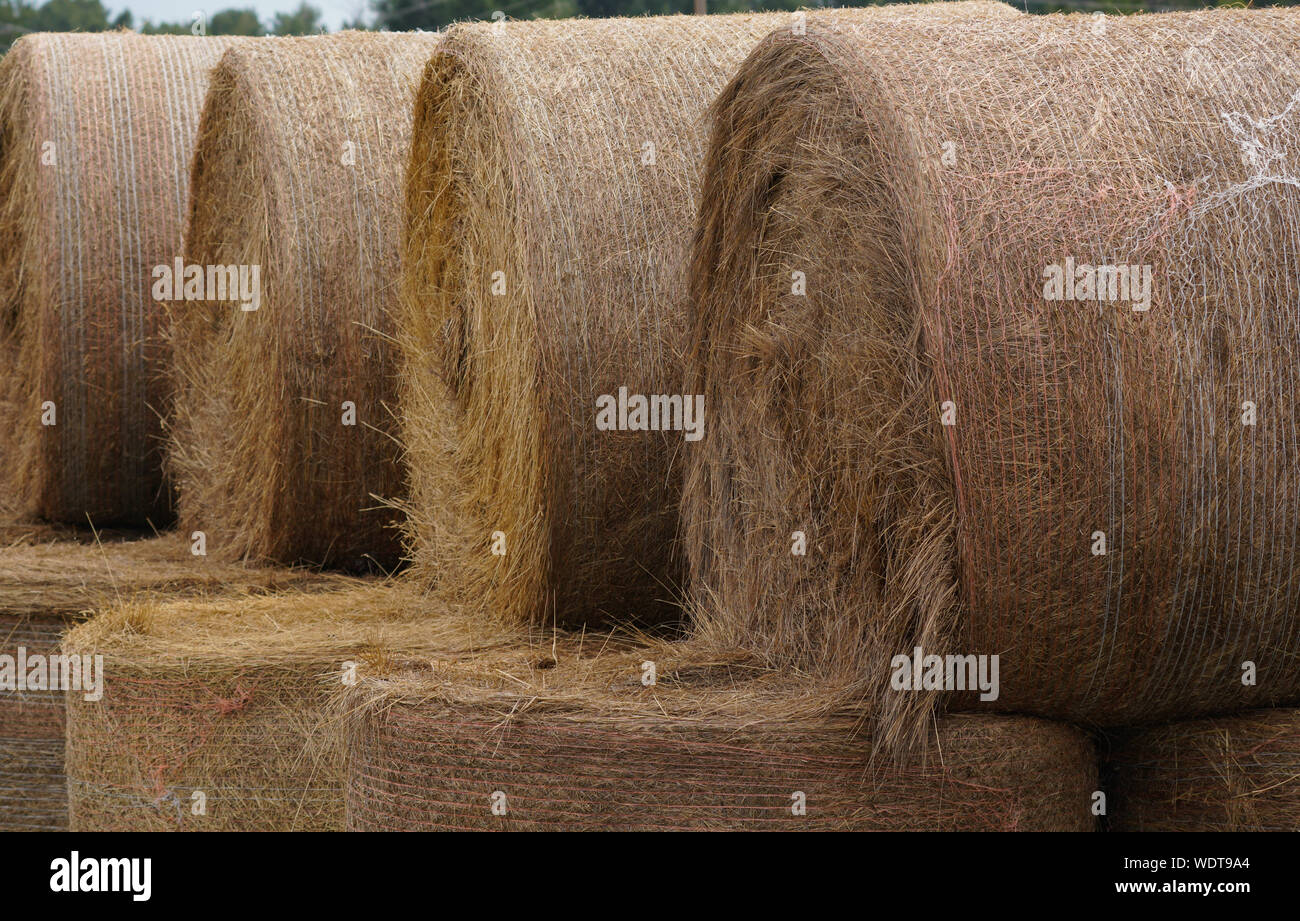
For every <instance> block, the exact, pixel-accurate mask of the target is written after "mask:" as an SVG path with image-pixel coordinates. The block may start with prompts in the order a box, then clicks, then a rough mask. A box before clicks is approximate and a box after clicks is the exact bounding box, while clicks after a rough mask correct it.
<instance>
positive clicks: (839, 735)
mask: <svg viewBox="0 0 1300 921" xmlns="http://www.w3.org/2000/svg"><path fill="white" fill-rule="evenodd" d="M647 662H653V663H654V665H655V667H656V670H657V673H656V683H655V684H654V686H646V684H644V683H643V679H644V676H645V675H646V674H647V671H646V666H645V663H647ZM345 700H347V702H348V704H349V706H348V708H347V711H348V715H349V720H348V723H347V726H348V733H349V746H348V751H349V765H348V799H347V801H348V828H349V829H350V830H362V831H371V830H438V829H442V830H447V829H499V830H516V831H517V830H541V829H552V830H579V829H636V830H670V829H671V830H677V829H752V830H776V829H782V830H831V829H835V830H856V831H868V830H895V831H903V830H915V831H920V830H935V831H937V830H949V831H952V830H980V829H987V830H1004V831H1005V830H1013V829H1018V830H1030V829H1041V830H1047V829H1050V830H1058V831H1059V830H1079V831H1083V830H1092V828H1093V826H1094V821H1093V819H1092V816H1091V813H1090V810H1089V804H1090V797H1091V794H1092V791H1093V790H1095V789H1096V781H1097V776H1096V775H1097V763H1096V755H1095V752H1094V749H1093V745H1092V742H1091V741H1090V740H1089V739H1088V738H1087V736H1086V735H1084V734H1083V733H1081V732H1079V731H1078V730H1075V729H1073V728H1071V727H1068V726H1064V725H1062V724H1056V723H1050V722H1047V721H1044V720H1038V719H1034V718H1032V717H1011V716H996V715H989V714H980V715H970V716H959V717H951V718H945V719H943V720H941V721H940V722H939V725H938V729H937V733H936V735H937V740H936V743H935V747H934V748H932V749H931V750H930V753H929V754H930V755H931V757H930V758H929V759H928V761H927V764H926V765H925V766H924V767H912V768H907V769H895V768H888V769H882V768H873V767H871V764H872V761H871V758H870V755H871V749H872V746H871V743H870V741H869V740H868V739H865V738H863V736H862V734H861V732H862V723H861V720H860V714H858V713H853V712H849V711H841V712H837V713H834V714H829V715H823V716H819V717H815V718H814V717H810V716H809V715H808V714H809V713H811V712H814V711H815V709H816V704H817V700H818V698H817V695H816V694H815V693H813V689H812V687H811V685H810V684H809V683H808V682H806V681H798V682H795V681H792V680H791V679H790V678H787V677H782V676H781V675H779V674H776V673H771V672H767V671H764V670H754V669H752V668H745V667H743V666H739V665H736V664H734V663H732V662H730V661H728V659H727V657H725V656H703V655H699V654H696V653H695V652H694V651H692V650H690V649H689V647H687V648H686V649H685V650H683V649H681V648H679V647H676V646H674V645H671V644H657V645H654V646H650V647H641V648H634V649H627V648H626V647H615V648H610V647H607V646H605V645H604V644H603V643H602V642H600V641H599V639H598V638H597V637H593V636H590V635H589V636H587V637H585V638H584V639H582V640H579V639H575V638H568V639H563V640H559V641H557V642H556V643H554V644H553V645H547V646H543V647H542V648H536V647H534V648H528V647H516V648H507V649H503V650H499V651H497V652H496V653H495V654H489V655H485V656H481V657H478V658H474V659H466V660H462V661H461V662H459V663H456V662H452V663H436V664H435V665H434V667H433V670H432V671H430V670H429V668H428V667H427V666H426V667H425V668H424V669H423V670H422V671H419V672H412V671H406V672H402V673H398V674H395V675H389V676H386V677H379V678H368V679H365V680H363V681H362V682H361V683H360V684H359V685H358V686H357V687H356V688H354V689H352V690H351V691H349V692H347V695H346V697H345ZM805 805H806V810H801V809H800V808H799V807H801V806H805Z"/></svg>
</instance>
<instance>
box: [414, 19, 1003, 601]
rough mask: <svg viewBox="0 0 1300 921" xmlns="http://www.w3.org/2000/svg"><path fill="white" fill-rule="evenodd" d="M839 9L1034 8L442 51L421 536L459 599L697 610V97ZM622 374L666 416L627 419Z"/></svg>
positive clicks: (424, 290) (419, 444)
mask: <svg viewBox="0 0 1300 921" xmlns="http://www.w3.org/2000/svg"><path fill="white" fill-rule="evenodd" d="M821 15H825V16H830V17H835V18H844V19H862V20H863V21H868V22H877V21H879V22H887V21H898V22H909V23H910V22H914V21H915V22H921V21H933V22H935V23H936V24H946V23H950V22H955V21H957V20H960V19H963V18H968V17H974V16H984V15H999V16H1000V15H1005V16H1007V17H1014V16H1015V15H1016V14H1015V13H1014V11H1012V10H1011V9H1010V8H1009V7H1006V6H1003V5H1001V4H989V3H978V4H934V5H929V6H916V7H888V8H880V9H870V10H835V11H833V12H827V13H825V14H818V13H810V14H807V16H806V17H805V16H804V14H785V13H780V14H761V15H736V16H708V17H703V16H672V17H653V18H641V19H599V20H578V21H567V20H566V21H562V22H529V23H510V24H500V25H482V24H480V25H461V26H456V27H453V28H452V29H451V30H449V32H448V33H447V37H446V40H445V42H444V43H443V45H442V46H441V47H440V49H439V51H438V53H437V54H435V55H434V56H433V57H432V58H431V59H430V61H429V64H428V66H427V67H426V69H425V72H424V79H423V82H422V84H421V86H420V89H419V92H418V95H417V99H416V109H415V127H414V137H413V141H412V146H411V159H410V165H409V167H408V170H407V179H406V230H405V244H404V258H403V292H402V298H401V300H402V305H401V313H400V319H399V321H398V324H397V325H398V340H399V345H400V348H401V349H402V351H403V353H404V354H403V358H404V376H403V385H402V419H403V443H404V445H405V447H406V451H407V454H406V459H407V464H408V467H409V469H410V485H411V495H410V506H411V507H410V517H409V521H408V524H407V528H408V536H409V543H410V545H411V546H412V547H413V555H414V567H415V569H416V572H417V577H418V578H421V579H422V580H424V581H425V582H427V583H434V582H436V583H437V584H438V585H439V586H440V589H439V590H440V591H442V592H443V593H444V594H445V596H446V597H447V599H448V600H449V602H450V603H455V604H472V605H475V606H477V607H478V608H479V609H480V610H482V611H483V612H484V613H485V615H486V616H491V617H494V618H497V619H499V620H501V621H503V622H506V623H524V622H529V623H551V622H557V623H560V624H564V625H577V624H582V623H597V622H600V621H602V620H610V619H613V620H618V621H636V622H642V623H653V622H662V621H666V620H671V619H674V618H677V617H678V616H679V615H680V610H679V608H678V606H677V602H678V601H679V598H678V597H677V596H678V594H679V589H680V586H681V582H682V579H683V576H684V566H683V561H682V557H681V554H680V552H679V551H678V549H677V548H676V531H677V526H678V511H677V507H678V500H679V493H680V482H679V481H680V478H681V476H680V463H681V461H682V459H683V458H684V457H685V456H687V455H689V454H691V453H692V452H694V451H695V450H696V449H697V448H698V445H697V444H696V443H695V442H694V441H693V440H688V437H689V438H694V437H695V436H694V435H692V434H691V432H690V431H689V430H688V427H690V426H692V425H693V423H694V422H700V421H704V420H706V419H707V418H708V417H707V416H704V415H700V414H698V413H696V412H694V411H692V412H691V417H690V418H687V408H688V407H687V405H686V404H685V402H684V400H683V397H684V396H685V395H683V394H682V393H681V388H682V380H683V366H682V352H683V350H684V346H685V334H686V332H687V326H686V305H685V276H684V267H685V257H686V254H687V246H688V243H689V235H690V227H691V222H692V220H693V217H694V213H695V203H696V193H697V190H698V179H699V166H700V162H701V158H702V154H703V151H704V140H705V137H704V130H705V127H706V126H705V124H704V122H703V120H702V116H703V115H704V113H705V110H706V107H707V105H708V103H709V102H710V101H711V100H712V99H713V98H714V97H715V96H716V94H717V92H718V91H719V90H720V89H721V87H722V86H723V83H724V81H725V80H726V79H727V77H728V76H730V74H731V73H732V72H733V71H734V69H735V67H736V65H738V64H739V63H740V61H741V60H742V59H743V57H744V55H745V54H746V53H747V52H748V51H749V50H750V49H751V48H752V47H754V45H755V44H757V42H758V41H759V39H760V38H761V37H762V36H763V35H765V34H767V33H768V32H769V31H771V30H772V29H773V28H780V27H785V28H786V29H787V30H792V29H796V28H797V29H802V28H803V27H804V26H805V25H806V22H807V21H809V20H810V19H811V20H816V19H817V17H818V16H821ZM942 28H944V26H943V25H936V29H942ZM621 394H622V395H625V396H626V397H627V400H628V401H631V402H632V403H635V401H636V400H641V399H644V400H645V401H646V404H645V407H644V408H646V409H647V410H649V409H651V408H653V414H654V418H653V419H650V418H648V413H647V417H646V418H641V417H639V416H638V415H637V412H638V411H637V410H636V409H633V411H632V413H631V414H630V417H629V418H624V419H623V420H621V423H626V425H627V426H631V428H618V427H614V428H610V427H609V426H608V423H616V424H621V423H620V422H619V420H615V419H614V418H613V416H614V413H612V411H611V410H612V409H613V407H612V406H611V405H610V402H609V401H615V402H616V401H617V400H618V399H619V398H620V395H621ZM652 397H664V398H665V399H663V400H657V401H654V402H651V398H652ZM673 400H675V401H676V403H675V404H673V402H672V401H673ZM696 408H698V407H696ZM602 412H603V413H605V417H604V418H603V419H602V418H601V416H600V414H601V413H602ZM624 416H628V414H627V413H624ZM642 423H644V430H642V428H636V427H637V426H641V425H642ZM652 426H653V428H652ZM674 426H675V427H676V428H675V429H674V428H673V427H674Z"/></svg>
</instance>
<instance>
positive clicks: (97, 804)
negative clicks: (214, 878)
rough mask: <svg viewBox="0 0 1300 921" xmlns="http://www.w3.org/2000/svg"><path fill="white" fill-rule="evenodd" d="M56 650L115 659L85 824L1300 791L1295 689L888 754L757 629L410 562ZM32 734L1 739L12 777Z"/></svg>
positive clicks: (365, 821) (1164, 824)
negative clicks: (522, 597)
mask: <svg viewBox="0 0 1300 921" xmlns="http://www.w3.org/2000/svg"><path fill="white" fill-rule="evenodd" d="M63 649H64V652H65V653H67V654H69V655H89V656H94V655H100V656H103V666H102V667H103V673H104V675H105V679H104V682H103V688H102V691H103V693H102V696H99V697H98V699H93V700H92V699H87V695H84V694H81V693H78V692H76V691H68V692H67V693H66V702H67V734H66V740H67V762H66V773H67V786H66V803H67V804H68V816H69V820H70V824H71V827H72V828H73V829H74V830H165V829H176V830H247V831H252V830H344V829H349V830H437V829H503V830H504V829H515V830H520V829H542V828H547V829H596V828H601V829H664V830H666V829H790V830H800V829H803V830H813V829H841V830H1079V831H1084V830H1094V829H1097V828H1100V827H1110V828H1112V829H1125V830H1145V829H1174V828H1181V829H1202V830H1213V829H1236V830H1247V829H1274V828H1294V827H1295V826H1296V819H1295V817H1296V816H1297V815H1300V786H1297V785H1296V784H1295V783H1294V782H1291V779H1292V778H1294V776H1295V775H1296V773H1297V772H1300V715H1298V712H1297V711H1293V710H1273V711H1256V712H1253V713H1250V714H1246V715H1243V716H1240V717H1234V718H1230V719H1219V720H1203V721H1197V722H1193V723H1184V724H1174V725H1170V726H1165V727H1160V728H1157V729H1154V730H1148V731H1143V732H1134V733H1131V734H1129V735H1128V736H1127V737H1122V738H1115V739H1111V740H1108V742H1107V745H1106V746H1105V748H1104V749H1103V751H1102V752H1101V753H1100V758H1099V753H1098V750H1097V745H1096V743H1095V741H1094V740H1093V738H1091V737H1090V736H1089V735H1088V734H1086V733H1084V732H1083V731H1081V730H1079V729H1076V728H1074V727H1071V726H1068V725H1065V724H1062V723H1056V722H1050V721H1046V720H1041V719H1037V718H1031V717H1021V716H1002V715H985V714H980V715H952V716H948V717H944V718H941V719H940V720H939V721H938V722H937V724H936V726H935V731H934V733H933V734H932V735H933V739H932V742H931V743H930V746H929V748H928V749H927V750H926V751H925V752H924V753H923V756H921V757H918V758H917V759H916V760H915V761H914V762H913V763H909V764H907V765H899V764H897V763H894V762H886V761H885V760H884V759H878V758H876V757H874V756H873V744H872V739H871V737H870V732H869V731H868V729H867V728H866V726H867V724H866V723H865V721H864V720H863V718H862V715H861V714H860V713H857V712H854V711H852V710H844V709H833V710H828V709H827V708H826V707H825V706H824V705H823V701H825V700H828V699H831V695H826V694H823V693H819V691H818V690H817V689H816V688H815V687H812V686H810V685H809V683H808V682H807V681H806V680H797V679H796V678H795V677H794V676H788V675H785V674H783V673H780V672H776V671H772V670H770V669H764V668H758V667H755V666H753V665H752V664H749V663H748V662H747V661H746V660H745V659H744V658H743V657H742V656H740V655H738V654H728V653H722V652H720V651H718V650H706V649H703V648H701V647H698V646H696V645H694V644H693V643H690V642H687V643H670V642H667V641H661V640H655V639H649V638H646V637H644V636H632V635H623V634H615V633H607V634H591V633H588V634H585V635H578V634H574V635H570V634H562V633H561V634H554V633H547V634H544V635H543V634H537V635H529V634H528V633H525V632H516V633H508V632H503V631H502V630H501V629H500V628H499V626H497V625H490V624H484V623H483V622H482V621H481V619H478V618H471V617H469V616H467V615H466V614H464V613H460V612H457V611H450V610H440V611H438V612H436V613H435V612H432V611H431V610H430V602H429V601H427V600H426V599H424V598H422V597H420V596H419V595H418V594H415V593H414V592H413V591H412V590H411V589H409V588H407V587H403V586H401V585H393V584H372V585H361V586H358V587H355V588H348V589H345V590H342V591H335V592H330V593H324V594H308V593H304V592H296V591H295V592H292V593H289V594H284V593H281V594H277V595H275V596H264V597H258V596H253V595H248V594H243V595H239V596H232V597H224V598H212V599H202V600H183V601H157V600H155V601H136V602H130V603H122V604H117V605H111V606H109V607H108V608H106V609H105V611H104V612H103V613H101V614H99V615H97V616H96V617H95V618H93V619H92V620H89V621H87V622H85V623H83V624H81V625H79V626H77V627H75V629H73V630H72V631H71V632H70V633H69V634H68V635H67V636H66V638H65V640H64V643H63ZM20 755H21V753H9V752H7V751H6V752H5V753H3V754H0V782H4V781H5V780H7V779H8V778H9V776H10V774H11V773H12V770H13V766H14V764H17V763H20V762H18V761H17V760H16V759H17V758H18V757H20ZM1099 761H1100V763H1101V765H1102V770H1101V773H1102V778H1100V779H1099V776H1098V774H1099V767H1098V765H1099ZM21 763H22V764H24V765H26V767H25V768H24V769H25V770H27V771H29V772H30V771H31V770H35V769H36V768H37V767H39V765H40V763H41V762H40V760H39V759H37V760H34V761H23V762H21ZM28 784H29V787H31V786H33V785H32V782H31V779H30V778H29V779H28ZM49 786H51V787H52V788H55V792H56V793H59V794H62V793H63V792H64V791H63V789H62V788H61V786H60V785H58V784H56V783H54V782H53V781H51V783H50V784H49ZM1099 794H1104V795H1099ZM4 795H5V794H4V793H3V792H2V791H0V798H3V796H4ZM1107 797H1109V798H1110V802H1109V803H1107V802H1106V798H1107ZM1102 816H1104V818H1103V817H1102Z"/></svg>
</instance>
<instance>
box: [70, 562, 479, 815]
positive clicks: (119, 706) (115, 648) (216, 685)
mask: <svg viewBox="0 0 1300 921" xmlns="http://www.w3.org/2000/svg"><path fill="white" fill-rule="evenodd" d="M500 642H502V638H501V637H500V636H498V635H495V634H490V633H488V632H487V631H486V630H485V628H484V627H483V626H482V625H480V624H478V623H476V622H475V621H474V620H473V619H472V618H468V617H465V616H455V615H452V614H446V613H442V614H441V615H439V616H434V612H433V611H431V609H430V606H429V604H428V603H427V602H426V601H424V600H423V599H421V598H420V597H419V596H418V595H417V594H414V593H413V592H411V591H409V590H407V589H404V588H402V587H400V586H393V585H373V586H366V587H361V588H357V589H354V590H348V591H343V592H336V593H329V594H317V595H307V594H301V593H293V592H289V593H281V594H278V595H276V596H273V597H270V596H268V597H261V598H256V597H244V598H237V599H229V600H204V601H197V602H172V603H143V604H129V605H120V606H117V607H114V608H112V609H109V610H107V611H105V612H103V613H102V614H100V615H99V616H97V617H95V618H94V619H93V620H91V621H89V622H87V623H85V624H83V625H82V626H80V627H78V628H77V629H75V630H73V631H72V632H70V633H69V634H68V636H67V638H66V639H65V641H64V647H63V648H64V651H65V652H67V653H76V654H84V655H94V654H100V655H103V656H104V672H105V675H106V680H105V683H104V694H103V698H102V700H100V701H98V702H88V701H86V700H84V699H83V695H81V694H76V693H69V694H68V695H67V707H68V729H67V774H68V785H69V797H70V803H71V807H70V808H71V822H72V827H73V829H76V830H83V831H84V830H146V829H147V830H167V829H187V830H240V831H254V830H277V831H287V830H298V831H307V830H315V831H327V830H341V829H342V827H343V792H342V791H343V752H342V745H341V741H340V738H339V736H338V733H337V732H336V731H335V729H334V727H333V726H332V720H331V719H330V718H329V716H328V709H329V701H330V699H331V696H332V695H333V694H334V693H335V691H336V689H337V688H339V687H340V686H341V684H342V680H343V674H344V672H343V669H344V663H345V662H348V661H353V662H356V663H357V664H358V668H359V670H360V674H361V675H365V674H366V673H367V672H368V671H370V670H372V669H380V668H386V667H391V666H392V664H393V663H394V662H395V661H407V660H408V659H409V658H411V657H416V658H424V657H433V656H451V657H456V656H461V655H468V654H471V653H473V652H474V651H475V650H479V649H482V648H491V647H492V646H494V645H496V644H498V643H500ZM196 790H199V791H203V793H204V794H206V797H207V814H206V815H194V814H192V811H191V810H192V804H193V802H194V801H193V799H192V796H193V792H194V791H196Z"/></svg>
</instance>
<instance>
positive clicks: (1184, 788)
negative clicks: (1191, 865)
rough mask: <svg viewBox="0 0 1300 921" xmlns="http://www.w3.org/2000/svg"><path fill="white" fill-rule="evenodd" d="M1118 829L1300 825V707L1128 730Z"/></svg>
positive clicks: (1118, 765)
mask: <svg viewBox="0 0 1300 921" xmlns="http://www.w3.org/2000/svg"><path fill="white" fill-rule="evenodd" d="M1107 761H1108V768H1109V771H1108V774H1109V786H1110V787H1111V790H1112V797H1111V801H1110V803H1109V805H1108V811H1109V816H1110V818H1109V822H1110V828H1111V830H1112V831H1300V710H1289V709H1277V710H1258V711H1254V712H1251V713H1245V714H1241V715H1240V716H1229V717H1221V718H1217V719H1206V720H1191V721H1188V722H1183V723H1170V724H1167V725H1164V726H1158V727H1156V728H1154V729H1144V730H1136V731H1130V732H1125V733H1120V734H1118V736H1117V739H1116V742H1115V747H1114V748H1113V749H1112V750H1111V752H1110V756H1109V758H1108V759H1107Z"/></svg>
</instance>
